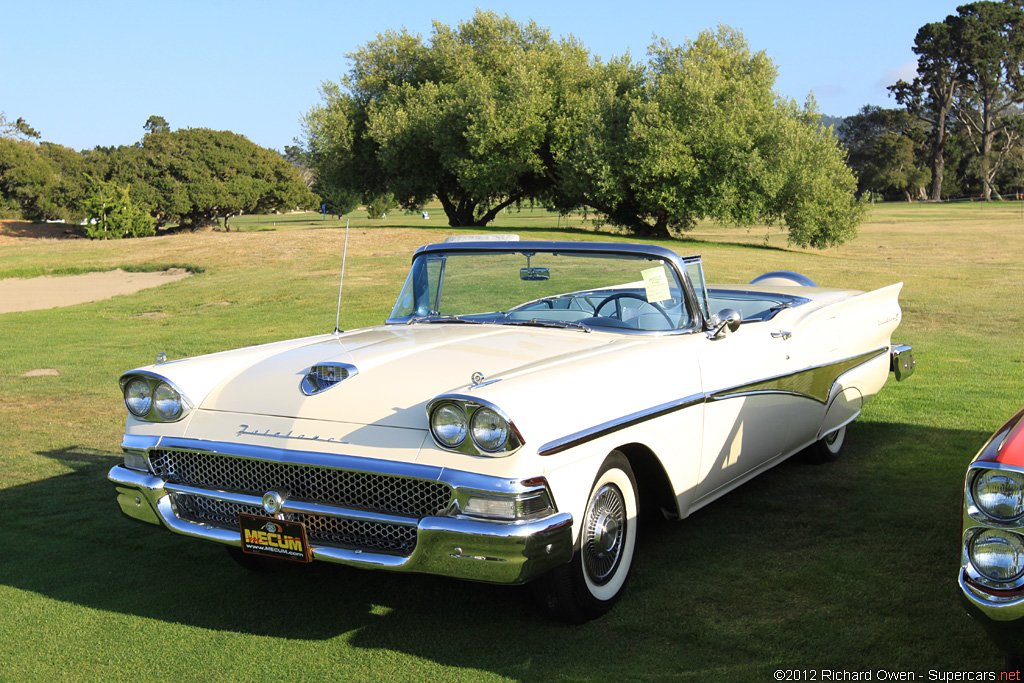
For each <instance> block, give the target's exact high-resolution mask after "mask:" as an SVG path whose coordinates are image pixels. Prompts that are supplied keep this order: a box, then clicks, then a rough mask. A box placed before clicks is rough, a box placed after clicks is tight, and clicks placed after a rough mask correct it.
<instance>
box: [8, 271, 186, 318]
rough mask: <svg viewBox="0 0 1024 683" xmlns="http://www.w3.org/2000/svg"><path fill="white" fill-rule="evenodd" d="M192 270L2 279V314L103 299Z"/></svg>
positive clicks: (142, 287)
mask: <svg viewBox="0 0 1024 683" xmlns="http://www.w3.org/2000/svg"><path fill="white" fill-rule="evenodd" d="M189 275H191V273H189V272H188V271H187V270H184V269H183V268H172V269H170V270H165V271H161V272H156V273H129V272H126V271H123V270H121V269H120V268H119V269H117V270H110V271H106V272H98V273H86V274H85V275H67V276H58V277H54V276H50V275H46V276H43V277H35V278H28V279H21V278H8V279H5V280H0V313H12V312H15V311H36V310H41V309H45V308H59V307H61V306H73V305H74V304H84V303H88V302H90V301H102V300H103V299H109V298H111V297H113V296H117V295H118V294H132V293H134V292H138V291H140V290H143V289H149V288H150V287H158V286H160V285H164V284H167V283H168V282H174V281H175V280H181V279H182V278H186V277H188V276H189Z"/></svg>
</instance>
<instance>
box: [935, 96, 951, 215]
mask: <svg viewBox="0 0 1024 683" xmlns="http://www.w3.org/2000/svg"><path fill="white" fill-rule="evenodd" d="M948 115H949V109H948V108H947V107H942V108H941V109H940V110H939V112H938V116H936V117H935V118H936V121H937V122H938V123H936V124H935V140H934V142H933V143H932V192H931V200H932V201H934V202H938V201H942V179H943V175H944V174H945V170H946V138H947V133H946V117H947V116H948Z"/></svg>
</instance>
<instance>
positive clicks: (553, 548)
mask: <svg viewBox="0 0 1024 683" xmlns="http://www.w3.org/2000/svg"><path fill="white" fill-rule="evenodd" d="M125 445H126V446H127V444H125ZM133 445H135V444H133ZM147 445H148V446H150V447H155V446H156V444H155V443H154V444H147ZM166 445H167V444H166V443H161V444H160V446H161V447H166ZM189 445H193V444H189ZM221 446H223V444H221ZM272 450H273V451H276V449H272ZM125 452H126V453H133V454H135V455H136V456H137V457H138V456H142V457H144V454H145V452H146V450H145V449H143V448H138V447H135V448H130V447H126V448H125ZM277 453H279V452H277ZM270 455H274V454H273V453H270ZM228 457H230V456H228ZM346 460H347V459H346ZM373 463H374V461H370V462H369V463H367V462H366V461H365V460H364V461H363V462H362V463H361V464H362V465H364V466H365V465H371V466H372V464H373ZM378 464H380V465H382V467H387V468H391V469H394V467H395V464H394V463H387V462H386V461H380V462H379V463H378ZM419 474H422V472H419ZM437 474H438V475H439V480H444V479H445V478H448V479H454V480H457V481H458V482H460V483H461V484H462V485H463V486H464V485H465V484H466V483H467V482H468V483H469V484H470V485H471V487H472V489H473V490H474V491H484V492H488V491H493V493H494V494H496V495H497V494H502V493H504V494H506V495H507V494H508V484H509V482H508V481H507V480H500V479H493V478H491V477H482V476H479V475H473V474H470V473H465V472H451V471H447V472H442V471H441V470H437ZM108 479H110V481H112V482H113V483H114V484H115V486H116V488H117V494H118V495H117V502H118V504H119V505H120V507H121V511H122V512H124V514H125V515H127V516H128V517H131V518H133V519H136V520H140V521H143V522H149V523H151V524H159V525H162V526H165V527H167V528H168V529H170V530H171V531H173V532H175V533H178V534H182V535H184V536H191V537H193V538H200V539H203V540H207V541H214V542H217V543H222V544H224V545H228V546H236V547H240V546H241V545H242V541H241V532H240V530H239V529H234V528H225V527H224V526H223V525H214V524H207V523H202V522H197V521H193V520H190V519H187V518H183V516H179V514H178V510H176V506H175V503H174V497H175V496H180V495H184V496H198V497H202V498H205V499H208V500H213V501H218V502H220V501H224V502H227V503H228V504H236V505H243V506H249V507H254V508H259V507H260V506H261V503H262V499H261V498H260V496H257V495H247V494H243V493H235V492H227V491H219V490H214V489H209V488H198V487H194V486H186V485H183V484H177V483H169V482H167V481H165V480H164V479H162V478H160V477H157V476H154V475H152V474H150V473H149V472H144V471H141V470H140V469H134V468H129V467H126V466H123V465H117V466H115V467H113V468H112V469H111V470H110V473H109V474H108ZM445 483H451V482H445ZM453 488H454V489H456V490H457V491H458V490H460V488H459V485H458V484H453ZM282 512H285V513H307V514H308V513H311V514H316V515H329V516H334V517H336V518H338V519H346V520H357V521H368V522H370V523H375V522H381V521H385V522H389V521H394V519H395V518H394V517H393V516H391V517H389V516H387V515H384V514H381V513H374V512H372V511H365V510H351V509H343V508H339V507H337V506H329V505H321V504H317V503H310V502H307V501H301V500H294V501H293V500H288V501H286V502H285V507H284V508H283V509H282ZM403 521H404V522H405V523H406V524H407V525H408V526H410V527H412V526H413V525H414V528H415V534H416V539H415V547H414V548H413V549H412V551H411V553H410V554H408V555H401V554H394V553H387V552H376V551H374V550H372V549H352V548H344V547H334V546H330V545H323V544H318V543H317V542H316V541H314V540H311V541H310V546H311V549H312V557H313V559H314V560H321V561H326V562H335V563H340V564H347V565H353V566H358V567H363V568H368V569H386V570H391V571H405V572H419V573H426V574H439V575H442V576H450V577H454V578H459V579H467V580H471V581H485V582H489V583H501V584H518V583H524V582H526V581H529V580H531V579H533V578H536V577H537V576H540V575H541V574H543V573H545V572H547V571H548V570H550V569H552V568H554V567H557V566H558V565H561V564H564V563H566V562H568V561H569V560H570V559H571V558H572V554H573V535H572V516H571V515H570V514H568V513H564V512H556V513H554V514H551V515H549V516H546V517H543V518H540V519H528V520H521V521H516V522H507V521H492V520H489V519H477V518H470V517H468V516H467V515H464V514H462V513H461V512H460V511H459V509H458V505H457V504H456V505H453V508H452V509H450V510H448V511H446V512H445V513H444V514H439V515H432V516H423V517H419V518H413V519H405V520H403Z"/></svg>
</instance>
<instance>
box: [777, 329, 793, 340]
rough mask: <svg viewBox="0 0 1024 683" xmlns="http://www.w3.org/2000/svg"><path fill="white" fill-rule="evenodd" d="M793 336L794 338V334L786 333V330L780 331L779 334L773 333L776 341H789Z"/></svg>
mask: <svg viewBox="0 0 1024 683" xmlns="http://www.w3.org/2000/svg"><path fill="white" fill-rule="evenodd" d="M792 336H793V333H792V332H787V331H784V330H779V331H778V332H772V337H774V338H775V339H789V338H790V337H792Z"/></svg>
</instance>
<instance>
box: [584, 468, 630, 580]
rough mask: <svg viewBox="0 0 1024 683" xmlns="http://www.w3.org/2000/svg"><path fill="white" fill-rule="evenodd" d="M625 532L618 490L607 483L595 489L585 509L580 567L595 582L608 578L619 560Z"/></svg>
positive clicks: (623, 514) (622, 509)
mask: <svg viewBox="0 0 1024 683" xmlns="http://www.w3.org/2000/svg"><path fill="white" fill-rule="evenodd" d="M625 533H626V506H625V504H624V502H623V500H622V494H621V493H620V492H619V489H618V488H616V487H615V486H613V485H610V484H606V485H604V486H602V487H601V488H600V490H598V492H597V493H596V494H595V495H594V498H593V499H592V500H591V502H590V509H589V510H587V520H586V524H585V525H584V528H583V543H582V545H581V548H582V552H583V568H584V570H585V571H586V572H587V576H589V577H590V579H591V580H592V581H594V583H597V584H602V583H605V582H607V581H608V579H610V578H611V576H612V574H613V573H614V572H615V569H616V567H618V565H619V559H620V558H621V557H622V540H623V536H625Z"/></svg>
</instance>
